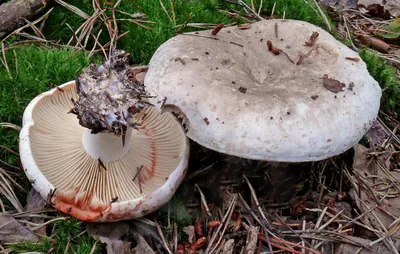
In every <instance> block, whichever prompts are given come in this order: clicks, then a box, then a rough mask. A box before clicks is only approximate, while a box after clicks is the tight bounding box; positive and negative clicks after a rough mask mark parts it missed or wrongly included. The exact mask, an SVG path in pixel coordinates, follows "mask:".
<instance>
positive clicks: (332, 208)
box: [0, 0, 400, 254]
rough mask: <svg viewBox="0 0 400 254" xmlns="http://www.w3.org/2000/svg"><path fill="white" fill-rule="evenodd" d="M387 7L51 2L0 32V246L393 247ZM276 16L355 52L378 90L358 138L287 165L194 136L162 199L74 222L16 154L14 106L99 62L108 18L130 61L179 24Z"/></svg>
mask: <svg viewBox="0 0 400 254" xmlns="http://www.w3.org/2000/svg"><path fill="white" fill-rule="evenodd" d="M8 2H12V1H8ZM0 4H1V1H0ZM5 4H6V3H3V4H2V5H5ZM2 5H0V12H1V6H2ZM399 5H400V4H399ZM112 13H115V16H114V17H113V14H112ZM396 15H400V10H399V8H397V7H396V0H394V1H385V4H382V3H381V1H367V0H359V1H356V0H355V1H339V0H337V1H335V0H323V1H319V2H318V3H317V1H312V0H243V1H241V0H174V1H172V0H171V1H167V0H160V1H148V0H133V1H129V0H124V1H118V2H116V1H112V2H108V1H99V0H93V1H79V0H71V1H68V3H66V2H63V1H61V0H55V1H54V3H50V4H48V5H47V6H46V8H45V9H44V10H43V11H42V12H41V13H40V14H39V15H37V16H35V18H34V19H32V20H30V22H28V21H26V25H24V26H22V27H20V28H18V29H16V30H14V31H12V32H10V33H8V34H7V35H6V36H3V37H2V38H0V42H1V45H0V46H1V51H0V193H1V199H0V201H1V202H0V207H1V209H2V210H1V211H2V213H0V242H1V244H0V253H23V252H40V253H105V252H108V253H154V252H157V253H196V252H198V253H272V252H274V253H279V252H281V253H351V252H357V253H377V252H379V253H381V254H383V253H398V252H399V250H400V238H399V237H400V234H399V231H400V219H399V218H400V196H399V195H400V81H399V78H400V68H399V67H400V21H399V19H398V18H396ZM278 18H279V19H281V18H284V19H296V20H304V21H307V22H310V23H312V24H315V25H317V26H320V27H322V28H323V29H325V30H327V31H328V32H330V33H331V34H332V35H333V36H334V37H335V38H337V39H338V40H340V41H341V42H342V43H344V44H345V45H346V46H348V47H350V48H351V49H353V50H355V51H357V52H358V53H359V55H360V57H361V58H362V60H363V61H364V62H365V63H366V64H367V67H368V70H369V72H370V74H371V75H372V76H373V77H374V78H375V79H376V80H377V81H378V83H379V84H380V86H381V87H382V89H383V96H382V101H381V110H380V112H379V117H378V119H377V120H376V121H375V122H374V123H373V127H372V128H371V130H370V131H369V132H368V133H367V134H366V135H365V137H364V138H363V139H362V140H361V141H360V143H359V144H358V145H356V146H355V147H354V148H352V149H350V150H349V151H347V152H345V153H344V154H341V155H339V156H335V157H333V158H329V159H326V160H323V161H319V162H309V163H296V164H290V163H269V162H260V161H252V160H247V159H241V158H236V157H232V156H227V155H224V154H220V153H217V152H214V151H211V150H208V149H206V148H204V147H201V146H199V145H198V144H196V143H194V142H192V143H191V156H190V160H189V169H188V173H187V175H186V178H185V180H184V181H183V183H182V185H181V186H180V188H179V189H178V190H177V192H176V194H175V195H174V197H173V198H172V199H171V201H170V202H169V203H168V204H166V205H165V206H163V207H162V208H161V209H159V210H158V211H156V212H154V213H151V214H149V215H147V216H145V217H144V218H140V219H137V220H132V221H123V222H115V223H106V224H92V223H85V222H80V221H78V220H77V219H74V218H71V217H69V216H66V215H64V214H61V213H58V212H57V211H55V210H54V209H53V208H52V207H51V206H48V205H47V204H46V202H45V200H43V199H42V197H41V196H40V195H39V194H38V193H37V192H35V190H34V189H33V188H32V187H31V184H30V182H29V181H28V179H27V178H26V176H25V174H24V172H23V170H22V167H21V163H20V159H19V154H18V135H19V131H20V129H21V125H22V123H21V121H22V114H23V111H24V109H25V107H26V105H27V104H28V103H29V101H30V100H32V99H33V98H34V97H35V96H37V95H38V94H40V93H41V92H44V91H47V90H49V89H51V88H53V87H54V86H57V85H60V84H63V83H65V82H68V81H70V80H73V79H74V77H75V75H76V74H77V73H79V72H80V71H81V70H82V68H84V67H86V66H88V65H89V63H90V62H95V63H101V62H103V61H104V57H105V55H107V51H108V50H109V45H110V41H111V37H112V36H111V35H110V31H112V27H113V21H116V22H117V24H118V30H119V31H118V32H119V37H118V40H117V41H118V42H117V48H119V49H123V50H125V51H127V52H129V53H130V55H131V57H132V62H133V63H134V64H135V65H146V64H148V62H149V60H150V58H151V57H152V55H153V54H154V52H155V50H156V49H157V48H158V47H159V46H160V45H161V44H162V43H164V42H165V41H167V40H168V39H169V38H171V37H173V36H175V35H176V34H177V33H184V32H189V31H197V30H204V29H212V28H214V27H216V26H217V25H218V24H220V23H224V24H225V26H233V25H239V24H251V23H253V22H257V21H260V20H263V19H278ZM0 20H1V17H0ZM10 232H13V234H11V233H10Z"/></svg>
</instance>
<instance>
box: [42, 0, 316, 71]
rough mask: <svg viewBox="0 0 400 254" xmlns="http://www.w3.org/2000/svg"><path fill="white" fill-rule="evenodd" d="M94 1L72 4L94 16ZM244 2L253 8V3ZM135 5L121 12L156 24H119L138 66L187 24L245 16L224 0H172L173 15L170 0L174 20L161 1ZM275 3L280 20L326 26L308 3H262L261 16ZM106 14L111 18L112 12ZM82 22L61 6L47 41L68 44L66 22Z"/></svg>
mask: <svg viewBox="0 0 400 254" xmlns="http://www.w3.org/2000/svg"><path fill="white" fill-rule="evenodd" d="M91 2H92V1H87V0H86V1H78V0H71V1H69V3H70V4H72V5H74V6H76V7H78V8H80V9H81V10H83V11H85V12H86V13H88V14H89V15H91V14H92V13H93V10H92V7H91V6H92V4H91ZM245 2H247V3H248V4H249V5H250V0H247V1H245ZM255 2H256V5H257V6H259V3H260V1H255ZM134 3H135V4H132V1H130V0H123V1H122V2H121V4H120V6H119V8H118V9H119V10H121V11H124V12H127V13H142V14H145V15H146V16H147V17H148V20H150V21H152V22H154V24H147V23H144V24H143V25H146V26H147V27H149V28H151V30H148V29H146V28H143V27H140V26H138V25H137V24H133V23H130V22H127V21H124V22H119V29H120V34H122V33H124V32H126V31H129V33H128V34H127V35H125V36H124V37H123V38H121V39H120V40H119V42H118V47H119V48H121V49H124V50H126V51H128V52H130V53H131V55H132V57H133V58H134V60H135V63H137V64H146V63H148V62H149V60H150V58H151V56H152V55H153V54H154V52H155V50H156V49H157V48H158V47H159V46H160V45H161V44H162V43H163V42H165V41H166V40H168V39H169V38H171V37H173V36H174V35H175V34H176V32H177V31H178V29H179V26H180V25H182V24H184V23H185V22H186V21H188V22H189V23H211V24H218V23H225V24H230V23H233V22H236V23H243V20H242V19H241V18H234V17H233V16H229V15H227V14H223V13H221V12H219V11H217V10H218V9H222V10H227V11H230V10H239V11H240V12H242V13H244V11H243V8H242V7H240V6H238V5H235V4H228V3H226V2H225V1H223V0H191V1H187V0H175V1H173V9H174V12H172V8H171V6H170V2H169V1H168V0H163V4H164V6H165V8H166V10H167V12H168V14H169V16H170V17H171V19H173V17H174V16H175V21H174V20H173V21H171V20H170V19H169V17H168V16H167V14H166V13H165V11H164V10H163V8H162V6H161V4H160V2H159V1H148V0H136V1H134ZM274 3H276V7H275V16H276V17H278V18H282V17H283V16H285V18H287V19H298V20H305V21H308V22H311V23H313V24H316V25H319V26H323V25H324V22H323V20H322V19H321V18H320V17H319V16H318V15H317V14H316V13H315V11H314V10H313V8H314V9H315V6H312V5H309V4H307V3H305V1H304V0H278V1H276V0H265V1H263V7H262V10H263V11H262V13H261V14H262V15H265V16H270V14H271V10H272V6H273V5H274ZM108 7H110V5H108ZM106 13H107V15H108V16H109V17H111V15H110V12H106ZM116 16H117V18H124V19H127V18H129V16H127V15H124V14H121V13H117V14H116ZM83 22H84V19H83V18H81V17H79V16H78V15H76V14H73V13H71V12H70V11H69V10H67V9H65V8H63V7H60V6H58V7H56V8H55V10H54V11H53V12H52V13H51V14H50V17H49V19H48V21H47V24H46V29H45V35H46V38H48V39H54V40H61V41H62V42H64V43H67V42H68V41H69V39H70V38H71V37H72V35H73V33H72V31H71V30H70V29H69V28H68V27H67V25H66V23H68V24H69V25H70V26H71V27H72V29H73V30H76V29H77V28H78V27H79V26H80V25H81V24H82V23H83ZM100 28H102V29H103V34H102V35H103V36H101V37H100V41H101V42H102V43H103V44H104V43H105V42H107V41H108V40H109V39H108V37H107V36H106V31H107V30H106V28H105V27H104V26H101V25H96V26H95V28H94V30H93V33H94V34H97V31H98V30H99V29H100ZM194 30H196V28H189V27H186V28H185V29H181V30H179V32H188V31H194ZM91 43H92V41H89V43H88V45H89V47H91V45H92V44H91Z"/></svg>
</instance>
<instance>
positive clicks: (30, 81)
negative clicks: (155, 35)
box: [0, 46, 89, 201]
mask: <svg viewBox="0 0 400 254" xmlns="http://www.w3.org/2000/svg"><path fill="white" fill-rule="evenodd" d="M0 57H1V58H2V57H3V56H2V55H0ZM6 59H7V63H8V66H9V70H10V72H8V71H7V70H6V68H5V67H4V66H2V65H1V64H0V122H11V123H14V124H17V125H21V119H22V114H23V111H24V108H25V107H26V105H27V104H28V103H29V102H30V101H31V100H32V99H33V98H34V97H36V96H37V95H38V94H40V93H41V92H44V91H47V90H49V89H50V88H51V85H52V84H56V85H60V84H62V83H64V82H67V81H70V80H73V79H74V75H75V74H76V73H78V72H79V71H80V70H81V69H82V68H83V67H84V66H87V65H88V64H89V59H88V58H87V56H86V54H84V53H82V52H77V51H72V50H67V49H61V50H59V49H51V48H37V47H33V46H29V47H24V48H19V49H15V50H14V52H12V51H7V52H6ZM18 134H19V133H18V132H17V131H15V130H13V129H6V128H2V127H0V144H1V145H3V146H6V147H8V148H11V149H13V150H14V151H18V141H17V139H18ZM0 160H1V161H4V162H5V163H8V164H11V165H14V166H16V165H17V161H18V160H19V158H18V157H17V156H15V155H14V154H12V153H10V152H8V151H7V150H6V149H0ZM1 161H0V167H3V168H6V169H9V167H7V166H5V165H4V163H2V162H1ZM16 174H17V176H18V178H17V179H18V182H19V183H20V184H21V185H22V186H23V187H26V189H29V182H28V181H26V178H25V177H24V174H23V172H22V171H16ZM25 195H26V193H21V196H20V197H19V198H21V201H23V200H24V197H25Z"/></svg>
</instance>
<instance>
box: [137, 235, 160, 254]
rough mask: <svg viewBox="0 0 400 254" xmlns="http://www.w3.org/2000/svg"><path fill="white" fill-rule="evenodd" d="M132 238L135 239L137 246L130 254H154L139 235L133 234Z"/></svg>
mask: <svg viewBox="0 0 400 254" xmlns="http://www.w3.org/2000/svg"><path fill="white" fill-rule="evenodd" d="M133 237H134V238H135V240H136V242H137V245H136V247H135V248H134V249H133V251H132V253H137V254H153V253H155V252H154V251H153V249H152V248H151V247H150V245H149V244H148V243H147V242H146V240H145V239H144V238H143V236H142V235H141V234H139V233H137V232H134V233H133Z"/></svg>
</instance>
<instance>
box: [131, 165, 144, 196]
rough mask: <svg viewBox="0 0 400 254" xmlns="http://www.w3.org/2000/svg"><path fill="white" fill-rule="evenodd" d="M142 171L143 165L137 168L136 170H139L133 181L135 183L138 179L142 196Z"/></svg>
mask: <svg viewBox="0 0 400 254" xmlns="http://www.w3.org/2000/svg"><path fill="white" fill-rule="evenodd" d="M142 169H143V165H141V166H140V167H137V168H136V170H137V172H136V175H135V176H134V177H133V179H132V181H133V182H134V181H135V180H136V178H138V183H139V191H140V194H142V183H141V181H142V180H141V179H140V174H141V172H142Z"/></svg>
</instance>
